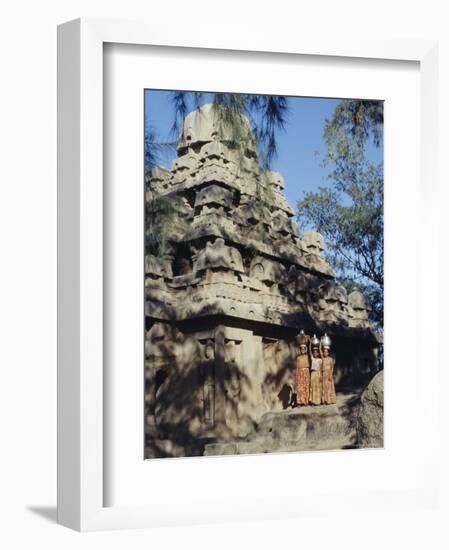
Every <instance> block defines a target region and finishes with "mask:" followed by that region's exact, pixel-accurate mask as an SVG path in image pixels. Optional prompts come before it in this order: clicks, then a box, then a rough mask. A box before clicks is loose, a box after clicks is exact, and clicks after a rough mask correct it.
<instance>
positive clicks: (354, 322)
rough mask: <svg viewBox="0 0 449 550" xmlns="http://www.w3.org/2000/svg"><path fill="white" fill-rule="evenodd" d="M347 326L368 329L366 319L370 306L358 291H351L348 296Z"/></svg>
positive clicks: (367, 319)
mask: <svg viewBox="0 0 449 550" xmlns="http://www.w3.org/2000/svg"><path fill="white" fill-rule="evenodd" d="M348 309H349V326H351V327H360V328H369V327H370V321H369V318H368V315H369V312H370V311H371V306H370V305H369V303H368V301H367V299H366V298H365V296H363V294H362V293H361V292H360V291H359V290H353V291H352V292H351V293H350V294H349V296H348Z"/></svg>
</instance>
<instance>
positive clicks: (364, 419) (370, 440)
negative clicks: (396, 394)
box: [357, 371, 384, 447]
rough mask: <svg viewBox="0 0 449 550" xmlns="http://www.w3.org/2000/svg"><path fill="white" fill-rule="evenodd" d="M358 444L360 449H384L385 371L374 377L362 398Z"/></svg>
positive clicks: (358, 416) (359, 412) (358, 423)
mask: <svg viewBox="0 0 449 550" xmlns="http://www.w3.org/2000/svg"><path fill="white" fill-rule="evenodd" d="M357 443H358V446H359V447H383V445H384V372H383V371H381V372H379V373H378V374H376V376H374V378H373V379H372V380H371V382H370V383H369V384H368V386H367V387H366V389H365V391H364V392H363V393H362V396H361V398H360V406H359V411H358V415H357Z"/></svg>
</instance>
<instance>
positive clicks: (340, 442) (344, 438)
mask: <svg viewBox="0 0 449 550" xmlns="http://www.w3.org/2000/svg"><path fill="white" fill-rule="evenodd" d="M359 401H360V392H359V391H356V392H354V391H353V392H348V393H339V394H338V395H337V404H336V405H318V406H307V407H296V408H294V409H287V410H285V411H280V412H269V413H266V414H265V415H263V417H262V418H261V421H260V423H259V424H258V426H257V427H256V428H255V430H254V431H253V432H252V433H251V434H249V435H248V436H247V437H245V438H244V439H242V440H239V441H233V442H227V443H209V444H206V445H205V449H204V455H206V456H217V455H240V454H260V453H269V452H278V453H281V452H294V451H318V450H336V449H348V448H357V447H358V445H357V431H356V415H357V409H358V404H359Z"/></svg>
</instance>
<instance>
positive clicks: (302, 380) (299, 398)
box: [296, 355, 310, 405]
mask: <svg viewBox="0 0 449 550" xmlns="http://www.w3.org/2000/svg"><path fill="white" fill-rule="evenodd" d="M309 394H310V363H309V356H308V355H298V357H297V358H296V402H297V404H298V405H308V404H309Z"/></svg>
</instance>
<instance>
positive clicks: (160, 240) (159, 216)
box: [145, 196, 188, 259]
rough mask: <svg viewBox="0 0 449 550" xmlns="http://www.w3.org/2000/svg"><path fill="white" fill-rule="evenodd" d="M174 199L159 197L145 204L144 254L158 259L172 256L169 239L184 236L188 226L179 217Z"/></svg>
mask: <svg viewBox="0 0 449 550" xmlns="http://www.w3.org/2000/svg"><path fill="white" fill-rule="evenodd" d="M178 206H179V205H178V204H177V201H176V197H166V196H159V197H155V198H154V199H153V200H151V201H149V202H147V205H146V216H145V253H146V254H152V255H153V256H156V257H157V258H159V259H166V258H168V257H170V256H171V255H172V254H173V247H172V244H171V242H170V239H171V238H173V237H174V236H175V235H176V236H181V237H182V236H183V235H185V233H186V231H187V228H188V224H187V222H186V221H185V220H184V219H183V218H182V217H181V216H179V209H178Z"/></svg>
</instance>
